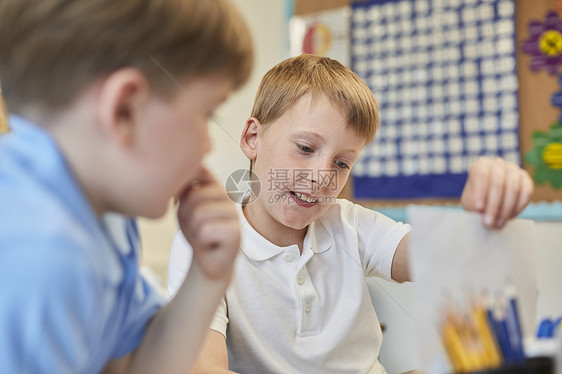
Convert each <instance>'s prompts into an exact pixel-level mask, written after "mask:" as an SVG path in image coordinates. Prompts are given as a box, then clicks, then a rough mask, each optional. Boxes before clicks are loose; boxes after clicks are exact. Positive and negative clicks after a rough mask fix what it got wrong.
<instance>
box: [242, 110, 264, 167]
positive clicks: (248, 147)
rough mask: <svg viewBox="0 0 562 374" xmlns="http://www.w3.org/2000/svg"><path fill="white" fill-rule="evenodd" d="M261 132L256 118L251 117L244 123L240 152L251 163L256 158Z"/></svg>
mask: <svg viewBox="0 0 562 374" xmlns="http://www.w3.org/2000/svg"><path fill="white" fill-rule="evenodd" d="M260 130H261V123H260V121H259V120H258V119H257V118H254V117H251V118H248V120H247V121H246V125H245V126H244V130H242V137H241V138H240V148H242V152H244V154H245V155H246V157H248V159H249V160H251V161H253V160H255V159H256V157H258V140H259V139H258V137H259V133H260Z"/></svg>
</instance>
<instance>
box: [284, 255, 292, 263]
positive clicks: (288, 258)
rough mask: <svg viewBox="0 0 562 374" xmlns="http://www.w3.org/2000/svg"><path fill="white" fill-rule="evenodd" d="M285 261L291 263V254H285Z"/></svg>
mask: <svg viewBox="0 0 562 374" xmlns="http://www.w3.org/2000/svg"><path fill="white" fill-rule="evenodd" d="M285 261H287V262H289V261H291V254H290V253H285Z"/></svg>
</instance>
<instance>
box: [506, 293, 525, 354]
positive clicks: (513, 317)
mask: <svg viewBox="0 0 562 374" xmlns="http://www.w3.org/2000/svg"><path fill="white" fill-rule="evenodd" d="M516 295H517V291H516V290H515V287H513V286H508V288H507V289H506V298H507V301H508V303H507V306H506V312H507V313H506V320H507V327H508V332H509V341H510V344H511V349H512V351H513V353H514V359H515V360H516V362H515V363H523V362H525V352H524V349H523V333H522V331H521V321H520V319H519V311H518V310H517V296H516Z"/></svg>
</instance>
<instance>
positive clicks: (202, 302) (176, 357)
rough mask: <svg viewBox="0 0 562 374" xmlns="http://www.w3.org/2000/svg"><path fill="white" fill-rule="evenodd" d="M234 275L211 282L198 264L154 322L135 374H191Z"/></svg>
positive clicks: (134, 361)
mask: <svg viewBox="0 0 562 374" xmlns="http://www.w3.org/2000/svg"><path fill="white" fill-rule="evenodd" d="M230 276H231V274H225V276H224V277H222V278H221V279H209V278H208V277H206V276H205V275H204V274H203V273H202V271H201V269H200V268H199V265H198V264H197V263H196V262H194V263H193V264H192V266H191V269H190V271H189V273H188V275H187V276H186V279H185V281H184V284H183V286H182V287H181V288H180V290H179V291H178V293H177V294H176V296H175V297H174V299H172V300H171V301H170V302H169V303H168V304H166V305H165V306H164V307H163V308H162V309H161V310H160V311H159V312H158V313H157V314H156V316H155V317H154V318H153V320H152V321H151V322H150V324H149V326H148V328H147V331H146V333H145V336H144V338H143V340H142V342H141V344H140V346H139V348H138V349H137V351H136V352H135V353H134V354H133V356H132V357H131V361H130V366H129V368H130V369H131V370H130V372H132V373H157V372H166V373H187V372H189V369H190V368H191V367H192V366H193V364H194V363H195V361H196V359H197V355H198V353H199V351H200V348H201V346H202V345H203V342H204V340H205V337H206V335H207V332H208V331H209V325H210V324H211V320H212V318H213V316H214V314H215V312H216V309H217V306H218V304H219V302H220V300H221V299H222V298H223V297H224V293H225V291H226V287H227V286H228V282H229V281H230Z"/></svg>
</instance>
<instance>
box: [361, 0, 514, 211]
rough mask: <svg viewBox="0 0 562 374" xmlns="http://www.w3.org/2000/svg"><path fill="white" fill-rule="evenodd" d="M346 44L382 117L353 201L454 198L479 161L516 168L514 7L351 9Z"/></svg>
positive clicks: (448, 1)
mask: <svg viewBox="0 0 562 374" xmlns="http://www.w3.org/2000/svg"><path fill="white" fill-rule="evenodd" d="M351 44H352V45H351V67H352V69H353V70H354V71H355V72H356V73H357V75H358V76H359V77H360V78H361V79H362V80H363V81H364V82H366V83H367V85H368V86H369V87H370V88H371V90H372V91H373V92H374V93H375V96H376V97H377V100H378V101H379V104H380V113H381V128H380V130H379V133H378V134H377V136H376V138H375V141H374V142H373V143H372V144H370V145H368V146H367V147H366V148H365V150H364V151H363V153H362V156H361V158H360V159H359V161H358V162H357V163H356V165H355V167H354V170H353V192H352V193H353V196H352V197H353V198H354V199H375V200H376V199H385V200H388V199H417V198H457V197H459V196H460V194H461V191H462V187H463V185H464V183H465V181H466V177H467V171H468V168H469V165H470V164H471V163H472V162H473V161H474V160H475V159H476V158H477V157H478V156H482V155H486V156H501V157H503V158H505V159H507V160H509V161H513V162H516V163H518V164H520V163H521V157H520V150H519V136H518V122H519V116H518V102H517V100H518V99H517V90H518V80H517V71H516V50H515V4H514V0H416V1H410V0H399V1H388V0H380V1H367V2H358V3H353V4H352V24H351Z"/></svg>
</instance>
